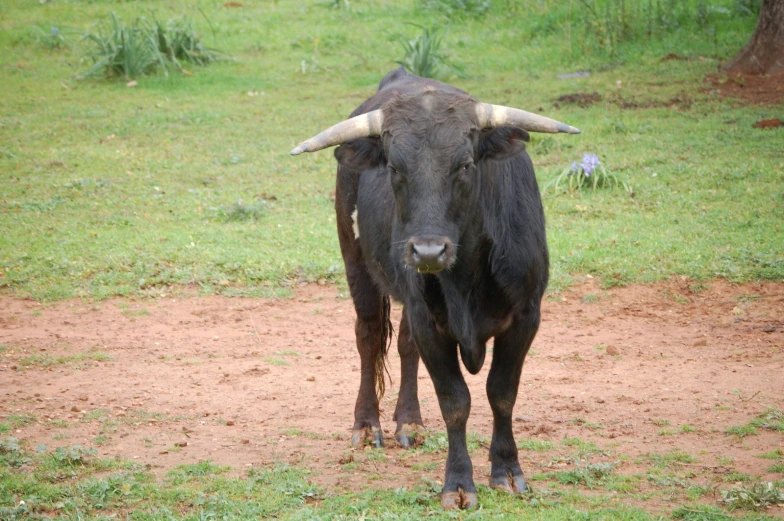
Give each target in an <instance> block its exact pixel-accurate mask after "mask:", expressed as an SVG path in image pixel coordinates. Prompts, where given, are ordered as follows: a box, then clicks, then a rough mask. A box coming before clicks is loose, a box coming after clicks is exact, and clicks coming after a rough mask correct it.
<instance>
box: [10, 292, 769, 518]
mask: <svg viewBox="0 0 784 521" xmlns="http://www.w3.org/2000/svg"><path fill="white" fill-rule="evenodd" d="M396 313H398V314H399V310H397V311H396ZM353 322H354V312H353V308H352V304H351V301H350V300H346V299H343V298H340V296H339V293H338V291H337V290H336V289H335V288H332V287H323V286H316V285H311V286H306V287H302V288H300V289H299V290H298V291H297V293H296V297H295V298H292V299H288V300H264V299H239V298H222V297H207V298H196V297H192V298H182V299H181V298H176V299H172V298H161V299H159V300H155V301H149V300H147V301H131V300H111V301H104V302H97V303H91V302H83V301H68V302H61V303H57V304H53V305H42V304H39V303H36V302H32V301H27V300H18V299H12V298H8V297H3V298H0V346H2V347H0V422H6V424H8V425H13V430H12V431H11V432H9V433H8V435H12V436H15V437H17V438H21V439H23V440H26V442H28V443H29V444H30V446H32V447H35V446H37V445H38V444H41V443H44V444H46V445H47V446H48V447H49V448H53V447H56V446H69V445H77V444H80V445H85V446H95V447H97V448H98V451H99V454H100V455H102V456H104V457H115V456H116V457H121V458H127V459H131V460H136V461H141V462H145V463H147V464H149V465H150V466H151V467H152V469H153V470H154V471H156V472H159V473H160V472H164V471H165V470H167V469H170V468H172V467H173V466H175V465H178V464H182V463H194V462H197V461H200V460H206V459H210V460H212V461H214V462H216V463H220V464H228V465H231V466H232V467H233V468H234V469H235V470H236V471H238V472H242V471H243V470H244V469H245V468H246V467H251V466H253V467H256V466H263V465H268V464H270V463H273V462H280V461H284V462H289V463H295V464H300V463H302V464H304V465H307V466H308V467H310V468H312V469H313V471H314V474H313V480H315V481H316V482H318V483H320V484H322V485H324V486H326V487H328V488H329V489H333V490H340V489H342V488H347V489H348V488H351V489H358V488H386V487H395V488H396V487H400V486H404V485H411V484H415V483H418V482H419V481H420V479H421V478H422V476H427V477H429V478H431V479H433V480H440V479H442V478H443V465H444V461H443V460H444V455H443V454H434V455H429V454H426V455H419V456H418V457H412V456H411V454H412V453H411V452H410V451H406V450H403V449H399V448H397V447H395V442H394V435H393V433H394V423H393V422H392V418H391V416H392V411H393V410H394V403H395V396H396V392H395V391H396V388H395V387H396V385H397V383H398V376H397V375H398V374H399V360H398V357H397V355H396V353H394V352H393V353H391V354H390V359H389V366H390V374H391V375H392V376H393V378H394V380H395V382H394V383H393V384H392V385H391V386H388V389H389V390H388V392H387V396H386V397H385V398H384V400H383V403H382V410H383V413H384V416H385V420H383V425H384V428H385V435H386V441H387V448H386V449H385V450H384V451H383V452H378V451H372V452H366V453H363V451H361V450H353V449H352V448H351V447H350V444H349V441H348V440H349V433H350V427H351V424H352V418H353V405H354V399H355V393H356V389H357V387H358V382H359V360H358V356H357V354H356V350H355V346H354V332H353V330H354V328H353ZM106 355H108V356H106ZM107 358H110V359H107ZM489 365H490V364H489V363H486V364H485V368H484V369H483V371H482V372H481V373H480V374H479V375H477V376H471V375H467V379H468V382H469V386H470V388H471V392H472V396H473V405H472V412H471V418H470V420H469V431H470V432H472V433H476V434H478V435H479V436H480V439H487V437H489V434H490V432H491V428H492V417H491V413H490V408H489V405H488V404H487V400H486V398H485V393H484V382H485V379H486V372H487V370H488V369H489ZM420 371H421V372H420V397H421V401H422V412H423V417H424V418H425V423H426V424H427V426H428V427H429V428H430V429H433V430H436V431H442V430H443V429H444V426H443V422H442V421H441V418H440V413H439V409H438V404H437V400H436V398H435V394H434V392H433V388H432V384H431V383H430V380H429V377H428V376H427V375H426V373H425V371H424V368H422V369H420ZM782 375H784V284H781V283H778V284H777V283H766V284H760V285H740V286H736V285H731V284H729V283H726V282H714V283H711V284H709V285H707V287H703V286H701V285H696V284H694V283H693V282H691V283H690V282H689V281H681V280H677V281H672V282H669V283H665V284H658V285H654V286H634V287H627V288H619V289H613V290H609V291H605V290H602V289H601V288H600V287H599V285H598V284H596V283H595V281H594V280H593V279H590V278H586V279H584V281H583V282H582V283H580V284H578V285H577V286H575V287H573V288H572V289H570V290H568V291H566V292H564V293H562V294H559V295H557V296H555V297H552V298H549V299H547V300H546V302H545V305H544V311H543V322H542V327H541V330H540V332H539V335H538V337H537V339H536V340H535V342H534V346H533V352H532V353H531V355H530V356H529V358H528V359H527V362H526V366H525V368H524V370H523V380H522V384H521V388H520V393H519V396H518V402H517V406H516V409H515V416H516V420H515V431H516V436H517V439H518V440H526V439H534V440H542V441H544V440H547V441H550V442H552V443H553V444H554V446H555V447H556V448H555V450H556V451H558V450H562V449H560V447H563V444H562V441H563V440H564V439H566V438H579V439H581V440H584V441H590V442H593V443H595V444H596V445H598V446H599V447H602V448H605V449H607V450H609V451H611V452H612V454H613V456H612V459H613V460H614V461H619V458H620V457H622V456H627V457H628V458H627V459H624V460H623V461H622V462H621V463H620V467H619V472H621V473H626V474H633V473H635V472H640V471H641V469H644V468H645V465H646V463H645V461H649V460H647V459H646V458H648V457H649V456H650V455H651V454H665V453H669V452H671V451H673V450H675V449H678V450H681V451H685V452H687V453H689V454H690V455H692V456H693V457H694V458H695V461H694V462H693V463H688V464H686V465H688V466H689V469H690V470H691V471H692V475H693V476H696V478H695V479H697V480H700V481H701V482H704V483H705V484H707V485H710V484H716V483H720V482H723V480H724V481H726V476H727V475H728V474H729V473H730V472H741V473H745V474H748V475H750V476H753V477H754V478H755V479H757V478H758V479H768V480H775V479H781V476H780V475H778V474H771V473H769V472H768V469H769V467H770V465H771V463H772V462H771V460H766V459H760V458H759V457H758V456H759V455H760V454H762V453H766V452H770V451H772V450H775V449H777V448H779V449H781V448H784V435H782V433H780V432H775V431H770V430H767V429H760V430H759V433H758V434H757V435H750V436H746V437H744V438H739V437H737V436H732V435H728V434H725V430H726V429H727V428H729V427H733V426H737V425H746V424H748V423H749V421H750V420H751V419H753V418H754V417H755V416H757V415H758V414H760V413H761V412H763V411H765V410H766V409H768V408H777V409H778V410H784V376H782ZM20 418H25V419H26V422H25V421H20ZM684 426H689V429H684ZM483 437H484V438H483ZM564 450H565V449H564ZM473 457H474V464H475V466H476V467H475V477H476V479H477V481H478V482H484V483H486V482H487V479H488V477H489V468H490V467H489V463H488V461H487V458H486V450H485V449H480V450H478V451H476V452H474V456H473ZM521 459H522V464H523V468H524V470H525V471H526V472H527V473H528V474H529V475H532V474H535V473H540V472H547V471H548V470H552V468H553V465H554V463H553V453H552V452H550V453H548V452H533V451H521ZM641 501H643V500H641ZM647 501H648V503H644V506H646V507H650V508H654V509H656V508H661V507H665V508H666V505H659V504H650V503H651V502H653V503H656V502H658V501H662V500H657V499H651V500H647ZM775 512H778V513H781V509H777V510H776V511H775ZM775 512H771V513H775Z"/></svg>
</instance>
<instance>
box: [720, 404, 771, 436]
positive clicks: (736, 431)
mask: <svg viewBox="0 0 784 521" xmlns="http://www.w3.org/2000/svg"><path fill="white" fill-rule="evenodd" d="M758 429H769V430H772V431H777V432H784V412H782V411H780V410H778V409H775V408H771V409H768V410H766V411H764V412H762V413H760V414H758V415H757V417H756V418H753V419H752V420H751V421H750V422H749V423H747V424H746V425H734V426H732V427H730V428H728V429H727V430H726V431H724V432H725V433H727V434H732V435H733V436H737V437H738V438H745V437H746V436H756V435H757V434H759V431H758Z"/></svg>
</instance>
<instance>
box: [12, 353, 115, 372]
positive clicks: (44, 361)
mask: <svg viewBox="0 0 784 521" xmlns="http://www.w3.org/2000/svg"><path fill="white" fill-rule="evenodd" d="M111 360H112V357H111V356H110V355H107V354H105V353H99V352H89V353H78V354H75V355H50V354H48V353H45V354H40V355H29V356H23V357H22V358H20V359H19V360H18V362H17V363H18V364H19V367H20V368H24V369H34V368H41V367H52V366H58V365H76V366H78V365H79V364H80V363H82V362H85V361H94V362H109V361H111Z"/></svg>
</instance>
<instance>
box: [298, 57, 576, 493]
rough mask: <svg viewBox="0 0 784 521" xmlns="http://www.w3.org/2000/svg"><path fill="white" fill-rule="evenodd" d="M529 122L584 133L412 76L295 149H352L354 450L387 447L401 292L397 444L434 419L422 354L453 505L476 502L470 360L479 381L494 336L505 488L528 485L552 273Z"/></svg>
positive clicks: (343, 214)
mask: <svg viewBox="0 0 784 521" xmlns="http://www.w3.org/2000/svg"><path fill="white" fill-rule="evenodd" d="M488 107H490V108H488ZM379 109H380V110H379ZM507 114H513V115H514V114H516V115H514V117H512V116H509V117H506V115H507ZM521 114H522V115H521ZM362 115H364V116H362ZM357 116H359V117H357ZM520 118H522V119H520ZM528 118H532V119H531V121H529V119H528ZM526 128H527V129H529V130H537V131H545V132H558V131H561V132H571V133H576V132H579V130H577V129H574V128H572V127H568V126H567V125H564V124H562V123H558V122H555V121H553V120H549V119H548V118H544V117H542V116H537V115H531V114H530V113H525V112H524V111H520V110H517V109H509V108H507V107H500V106H495V105H493V106H490V105H487V104H482V103H479V102H478V101H477V100H476V99H474V98H473V97H471V96H469V95H468V94H467V93H465V92H463V91H461V90H459V89H456V88H454V87H451V86H449V85H445V84H443V83H439V82H436V81H432V80H427V79H422V78H419V77H417V76H413V75H411V74H408V73H407V72H405V70H403V69H398V70H395V71H392V72H391V73H389V74H388V75H387V76H386V77H385V78H384V79H383V80H382V81H381V84H380V85H379V90H378V92H377V93H376V94H375V95H374V96H373V97H371V98H370V99H368V100H367V101H365V102H364V103H363V104H362V105H361V106H360V107H359V108H357V109H356V110H355V111H354V112H353V114H352V119H350V120H347V122H343V123H340V124H339V125H336V126H334V127H331V128H330V129H328V130H327V131H324V132H323V133H322V134H319V135H318V136H316V137H314V138H311V139H310V140H308V141H306V142H304V143H303V144H302V145H300V146H299V147H297V148H295V149H294V150H292V154H298V153H301V152H306V151H308V152H312V151H316V150H319V149H322V148H325V147H328V146H333V145H337V144H340V147H339V148H337V149H336V151H335V157H336V158H337V160H338V172H337V189H336V197H335V210H336V212H337V228H338V237H339V240H340V249H341V252H342V254H343V262H344V263H345V267H346V276H347V278H348V284H349V287H350V289H351V297H352V299H353V301H354V307H355V309H356V313H357V320H356V325H355V331H356V337H357V349H358V350H359V355H360V358H361V360H362V363H361V367H362V372H361V381H360V387H359V394H358V396H357V401H356V406H355V408H354V419H355V421H354V430H353V433H354V435H353V439H352V442H353V443H354V444H360V443H362V442H363V441H364V438H365V437H366V436H369V437H370V439H371V441H372V442H373V444H374V445H376V446H381V445H383V436H382V430H381V424H380V422H379V410H378V404H379V396H380V395H381V394H382V393H383V386H384V375H383V371H384V357H385V355H386V349H387V345H388V342H389V340H390V336H391V332H392V327H391V324H390V321H389V297H390V296H391V297H392V298H394V299H395V300H397V301H399V302H402V303H403V318H402V320H401V323H400V327H399V331H398V351H399V353H400V359H401V366H402V368H401V373H402V374H401V379H400V393H399V395H398V401H397V406H396V407H395V414H394V420H395V421H396V422H397V429H396V437H397V441H398V443H399V444H400V445H401V446H404V447H407V446H410V445H411V444H412V441H413V440H412V436H413V434H414V432H415V430H416V429H417V427H419V426H421V425H422V416H421V413H420V409H419V398H418V396H417V368H418V365H419V357H420V356H421V358H422V360H423V362H424V364H425V367H427V370H428V372H429V373H430V377H431V379H432V381H433V385H434V387H435V390H436V394H437V395H438V403H439V405H440V407H441V413H442V415H443V418H444V422H445V423H446V428H447V435H448V439H449V454H448V456H447V463H446V478H445V480H444V489H443V492H442V495H441V503H442V505H443V506H444V507H445V508H467V507H471V506H474V505H476V503H477V496H476V486H475V485H474V480H473V475H472V471H473V468H472V464H471V459H470V458H469V455H468V450H467V448H466V421H467V420H468V415H469V411H470V408H471V396H470V394H469V391H468V387H467V386H466V383H465V380H464V379H463V375H462V373H461V370H460V364H459V361H458V356H457V353H458V351H459V353H460V357H461V359H462V361H463V365H464V366H465V367H466V369H467V370H468V371H469V372H470V373H471V374H476V373H477V372H479V370H480V369H481V368H482V364H483V363H484V359H485V345H486V343H487V341H488V340H489V339H490V338H494V339H495V340H494V349H493V360H492V365H491V367H490V373H489V375H488V378H487V397H488V399H489V401H490V407H491V408H492V411H493V438H492V442H491V444H490V460H491V463H492V467H491V478H490V485H491V486H494V487H498V488H501V489H504V490H507V491H509V492H511V493H514V492H517V493H520V492H523V491H524V490H525V489H526V483H525V479H524V477H523V471H522V469H521V468H520V463H519V461H518V457H517V447H516V444H515V440H514V435H513V433H512V410H513V408H514V404H515V400H516V399H517V390H518V386H519V383H520V373H521V371H522V367H523V361H524V360H525V355H526V353H527V352H528V349H529V348H530V346H531V342H532V341H533V339H534V336H535V335H536V331H537V329H538V327H539V310H540V306H541V300H542V295H543V293H544V291H545V288H546V286H547V279H548V252H547V243H546V239H545V226H544V213H543V211H542V203H541V199H540V196H539V189H538V187H537V184H536V178H535V177H534V169H533V165H532V164H531V159H530V158H529V156H528V154H527V152H526V151H525V147H524V144H523V142H524V141H527V140H528V133H527V132H526V130H525V129H526ZM377 390H378V394H377Z"/></svg>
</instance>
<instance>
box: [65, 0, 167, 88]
mask: <svg viewBox="0 0 784 521" xmlns="http://www.w3.org/2000/svg"><path fill="white" fill-rule="evenodd" d="M82 40H83V41H86V42H88V43H91V44H92V45H93V49H92V50H91V51H89V52H88V53H87V57H88V58H90V59H92V60H93V65H92V67H90V68H89V69H87V70H86V71H85V72H83V73H81V74H80V75H79V77H80V78H93V77H97V76H105V77H125V78H138V77H139V76H144V75H145V74H149V73H151V72H154V71H155V70H156V69H158V68H159V67H160V68H162V69H163V70H164V71H165V72H168V71H167V64H166V57H165V55H164V54H162V53H161V52H160V50H159V49H158V42H157V41H156V38H155V33H154V32H153V31H152V30H151V27H150V25H149V23H148V22H147V20H146V19H145V18H137V19H136V20H135V21H134V23H133V24H131V25H125V24H123V23H122V22H121V21H120V19H119V18H118V17H117V15H116V14H115V13H113V12H112V13H111V15H110V20H109V23H108V24H107V25H105V26H103V27H99V29H98V31H97V32H94V33H92V32H88V33H85V34H84V36H82Z"/></svg>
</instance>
